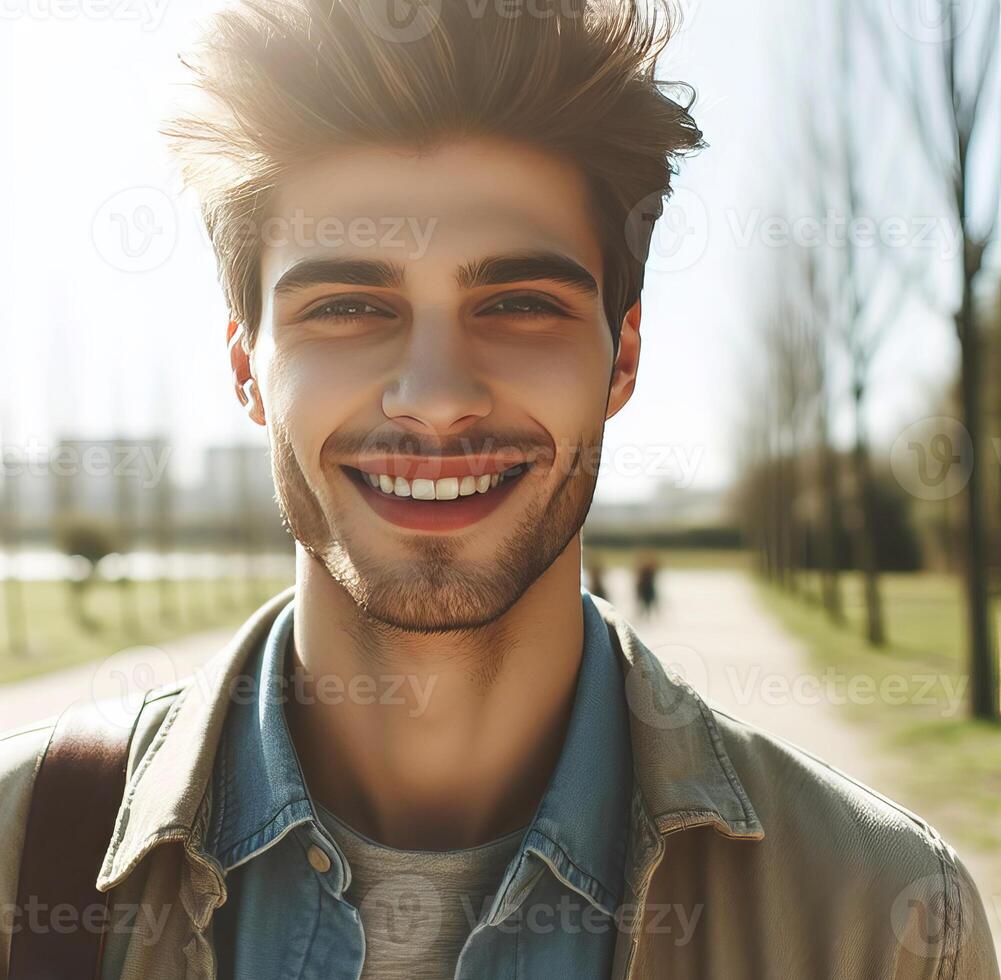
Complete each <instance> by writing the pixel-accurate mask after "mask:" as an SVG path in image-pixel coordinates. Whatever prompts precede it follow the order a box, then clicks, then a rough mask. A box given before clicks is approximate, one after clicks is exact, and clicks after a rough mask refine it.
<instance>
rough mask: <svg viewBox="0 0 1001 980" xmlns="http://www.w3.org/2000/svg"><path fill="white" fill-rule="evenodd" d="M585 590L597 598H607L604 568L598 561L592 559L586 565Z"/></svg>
mask: <svg viewBox="0 0 1001 980" xmlns="http://www.w3.org/2000/svg"><path fill="white" fill-rule="evenodd" d="M587 591H588V592H590V593H591V595H596V596H598V598H599V599H607V598H608V592H607V590H606V589H605V569H604V567H603V566H602V564H601V562H600V561H597V560H596V559H595V560H592V561H591V562H590V563H589V564H588V566H587Z"/></svg>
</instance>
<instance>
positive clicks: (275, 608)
mask: <svg viewBox="0 0 1001 980" xmlns="http://www.w3.org/2000/svg"><path fill="white" fill-rule="evenodd" d="M291 596H292V590H289V591H287V592H285V593H283V594H281V595H279V596H276V597H275V598H274V599H272V600H271V601H269V602H268V603H266V604H265V605H264V606H263V607H262V608H261V609H259V610H258V611H257V612H256V613H255V614H254V615H253V616H252V617H251V618H250V619H249V620H248V621H247V623H245V624H244V626H243V627H242V628H241V629H240V630H239V632H238V633H237V635H236V636H235V638H234V639H233V640H232V642H231V643H230V644H229V645H228V646H227V647H226V648H225V649H223V650H222V651H221V652H220V653H219V654H217V655H216V656H215V657H213V658H212V659H211V660H210V661H208V662H207V663H206V664H205V665H204V666H203V667H202V668H201V669H200V670H198V671H197V672H196V673H195V674H193V675H191V676H190V677H188V678H185V679H184V680H183V681H181V682H180V683H178V684H176V685H173V686H171V687H169V688H162V689H158V690H156V691H153V692H151V693H150V694H149V695H148V697H147V702H146V705H145V707H144V709H143V711H142V714H141V716H140V722H139V726H138V729H137V733H136V737H135V739H134V743H133V747H132V752H131V756H130V761H129V770H128V772H129V780H128V787H127V789H126V793H125V797H124V799H123V800H122V803H121V807H120V810H119V813H118V819H117V825H116V828H115V832H114V836H113V838H112V840H111V841H110V843H109V846H108V849H107V853H106V855H105V858H104V866H103V867H102V868H101V872H100V876H99V878H98V880H97V884H98V887H99V888H100V889H101V890H102V891H108V890H110V891H111V907H112V910H113V914H112V917H111V919H110V921H109V922H108V923H107V924H106V927H107V933H108V934H107V936H106V939H105V959H104V967H103V970H102V973H101V978H102V980H154V978H155V980H213V978H215V977H216V964H215V956H214V951H213V946H212V913H213V911H214V910H215V909H216V908H218V907H219V906H220V905H221V904H222V903H223V902H224V901H225V900H226V883H225V878H224V876H223V874H222V873H221V869H220V867H219V866H218V864H217V863H216V862H215V861H214V860H213V859H212V858H211V857H209V856H208V855H207V854H206V853H205V851H204V849H203V846H202V840H203V837H204V833H205V828H206V823H207V817H208V812H209V807H210V806H211V799H210V789H209V787H210V779H209V776H210V773H211V770H212V762H213V756H214V753H215V749H216V745H217V742H218V739H219V736H220V732H221V728H222V724H223V717H224V715H225V712H226V708H227V703H228V700H229V695H228V692H229V691H230V690H231V687H230V683H231V681H232V679H233V678H234V677H236V676H237V675H239V674H240V673H241V672H242V668H243V664H244V661H245V660H246V659H247V658H248V657H249V656H250V655H251V653H252V651H254V650H255V649H257V646H258V644H259V643H261V642H263V639H264V637H265V635H266V634H267V632H268V630H269V628H270V626H271V623H272V621H273V619H274V618H275V616H276V615H277V614H278V612H279V610H280V609H281V608H282V607H283V606H284V605H285V604H286V603H287V602H288V600H289V599H290V598H291ZM595 603H596V605H597V606H598V608H599V611H600V612H601V615H602V617H603V618H604V619H605V621H606V622H607V624H608V627H609V630H610V634H611V636H612V639H613V646H614V647H615V648H616V649H617V651H618V652H619V653H620V654H621V658H622V667H623V675H624V678H625V696H626V698H627V702H628V704H629V706H630V709H631V710H630V728H631V738H632V750H633V764H634V770H635V780H634V783H635V790H634V796H633V801H632V827H631V840H630V844H629V849H628V852H627V860H626V895H625V899H624V903H623V907H622V908H621V910H620V913H621V914H620V915H619V917H618V931H619V934H618V939H617V945H616V954H615V963H614V968H613V977H614V980H641V978H642V980H655V978H657V980H659V978H672V980H674V978H677V980H695V978H705V980H752V978H754V980H827V978H836V980H889V978H897V980H919V978H920V980H999V974H998V965H997V960H996V958H995V953H994V947H993V944H992V941H991V936H990V933H989V930H988V926H987V920H986V916H985V913H984V906H983V903H982V901H981V899H980V896H979V895H978V894H977V890H976V887H975V886H974V884H973V882H972V881H971V879H970V876H969V874H968V872H967V870H966V868H965V866H964V865H963V863H962V862H961V861H960V859H959V858H958V857H957V856H956V853H955V852H954V851H953V849H952V848H951V847H950V846H949V845H948V844H947V843H945V841H943V840H942V838H941V837H940V836H939V835H938V833H936V831H935V830H934V829H933V828H931V827H930V826H928V824H926V823H925V822H924V821H923V820H921V819H920V818H919V817H917V816H915V815H914V814H912V813H910V812H908V811H907V810H904V809H903V808H901V807H899V806H897V805H896V804H895V803H893V802H891V801H890V800H887V799H886V798H885V797H882V796H880V795H879V794H877V793H875V792H873V791H872V790H870V789H868V788H867V787H865V786H862V785H861V784H859V783H856V782H854V781H853V780H851V779H850V778H849V777H847V776H845V775H844V774H842V773H841V772H839V771H837V770H835V769H832V768H831V767H829V766H827V765H826V764H824V763H823V762H821V761H820V760H818V759H817V758H815V757H814V756H812V755H809V754H808V753H806V752H804V751H802V750H801V749H799V748H797V747H795V746H794V745H791V744H790V743H788V742H785V741H784V740H782V739H779V738H777V737H775V736H772V735H769V734H767V733H765V732H763V731H761V730H759V729H757V728H755V727H753V726H751V725H748V724H746V723H744V722H741V721H739V720H737V719H735V718H733V717H731V716H730V715H728V714H726V713H725V712H723V711H721V710H718V709H716V708H713V707H710V706H709V705H708V704H707V703H706V702H704V701H703V700H702V699H700V698H699V697H698V695H697V694H696V693H695V692H694V691H692V690H691V689H690V688H689V687H688V686H687V685H685V684H684V683H683V682H682V681H680V679H678V678H677V677H675V676H673V675H670V674H668V673H667V672H665V670H664V668H663V667H662V666H661V664H660V662H659V661H658V660H657V659H656V657H655V656H654V655H653V654H652V653H651V652H650V651H649V650H648V649H647V647H646V646H644V644H643V643H642V641H641V640H640V639H639V637H638V636H637V635H636V633H635V631H634V630H633V628H632V626H631V625H630V624H629V623H628V622H626V620H625V619H624V618H623V617H622V616H621V615H620V614H619V613H617V612H616V610H615V609H614V607H612V606H611V605H610V604H609V603H607V602H605V601H604V600H601V599H597V598H595ZM610 696H616V697H617V696H621V692H610ZM51 725H52V720H49V721H47V722H45V723H41V724H39V725H36V726H29V727H26V728H21V729H19V730H17V731H15V732H12V733H10V734H8V735H5V736H3V737H0V832H2V840H3V847H2V849H0V913H2V914H3V915H4V917H5V918H4V929H3V931H2V933H0V980H6V978H7V964H8V961H9V952H10V929H11V928H12V927H13V928H17V927H19V926H21V927H23V926H24V925H25V917H24V915H23V914H22V910H16V909H14V904H15V902H16V895H17V872H18V864H19V859H20V852H21V846H22V842H23V840H24V829H25V822H26V820H27V812H28V804H29V800H30V795H31V789H32V784H33V780H34V775H35V772H36V767H37V765H38V761H39V758H40V753H41V751H42V749H43V747H44V745H45V743H46V739H47V737H48V734H49V730H50V728H51ZM66 819H67V822H70V821H72V819H73V816H72V814H71V813H67V815H66ZM276 914H281V912H280V910H279V909H276ZM261 980H270V978H261ZM531 980H535V978H531ZM539 980H558V978H539Z"/></svg>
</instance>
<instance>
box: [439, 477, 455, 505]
mask: <svg viewBox="0 0 1001 980" xmlns="http://www.w3.org/2000/svg"><path fill="white" fill-rule="evenodd" d="M458 496H459V478H458V477H456V476H443V477H442V478H441V479H440V480H435V483H434V498H435V500H455V498H456V497H458Z"/></svg>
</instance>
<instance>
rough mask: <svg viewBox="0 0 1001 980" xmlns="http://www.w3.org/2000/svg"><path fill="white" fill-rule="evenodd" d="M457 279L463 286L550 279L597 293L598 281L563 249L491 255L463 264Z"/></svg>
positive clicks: (471, 286) (461, 287)
mask: <svg viewBox="0 0 1001 980" xmlns="http://www.w3.org/2000/svg"><path fill="white" fill-rule="evenodd" d="M455 279H456V282H457V283H458V284H459V288H460V289H474V288H476V287H477V286H497V285H500V284H502V283H506V282H520V281H521V280H524V279H551V280H552V281H554V282H559V283H563V284H564V285H566V286H573V287H575V288H576V289H580V290H582V291H584V292H586V293H593V294H594V295H597V293H598V283H597V282H596V281H595V278H594V276H592V275H591V273H590V272H588V271H587V269H585V268H584V267H583V266H582V265H580V264H579V263H578V262H575V261H574V260H573V259H571V258H570V257H569V256H566V255H563V254H562V253H560V252H526V253H519V254H517V255H492V256H488V257H487V258H485V259H479V260H477V261H475V262H469V263H467V264H466V265H464V266H462V267H461V268H460V269H459V271H458V273H456V277H455Z"/></svg>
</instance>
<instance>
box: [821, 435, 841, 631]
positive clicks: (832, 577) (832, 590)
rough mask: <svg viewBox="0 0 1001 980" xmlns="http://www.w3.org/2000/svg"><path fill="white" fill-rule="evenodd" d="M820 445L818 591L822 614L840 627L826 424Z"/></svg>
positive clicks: (836, 515)
mask: <svg viewBox="0 0 1001 980" xmlns="http://www.w3.org/2000/svg"><path fill="white" fill-rule="evenodd" d="M824 429H825V432H824V434H823V445H822V446H821V450H820V452H821V467H822V470H821V482H822V493H823V499H824V523H825V525H826V526H825V527H824V528H822V530H821V533H820V534H819V535H818V537H819V539H820V540H819V543H820V560H821V591H822V595H823V602H824V610H825V611H826V613H827V617H828V619H830V620H831V622H833V623H838V624H841V623H843V622H844V619H845V611H844V605H843V603H842V601H841V574H840V573H841V560H840V557H841V556H840V554H839V545H840V542H841V500H840V497H839V494H838V466H837V458H836V456H835V454H834V449H833V447H832V446H831V444H830V441H829V440H828V439H827V434H826V424H825V426H824Z"/></svg>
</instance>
